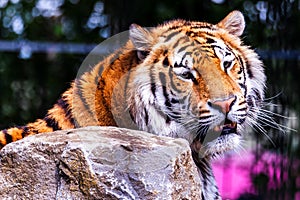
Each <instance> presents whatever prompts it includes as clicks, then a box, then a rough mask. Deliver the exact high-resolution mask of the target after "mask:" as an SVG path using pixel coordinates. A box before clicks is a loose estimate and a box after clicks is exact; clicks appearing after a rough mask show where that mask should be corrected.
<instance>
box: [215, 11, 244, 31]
mask: <svg viewBox="0 0 300 200" xmlns="http://www.w3.org/2000/svg"><path fill="white" fill-rule="evenodd" d="M217 26H219V27H221V28H224V29H226V30H227V31H228V32H229V33H230V34H232V35H235V36H241V35H242V34H243V32H244V29H245V19H244V16H243V14H242V13H241V12H240V11H237V10H235V11H232V12H231V13H229V14H228V15H227V16H226V17H225V18H224V19H223V20H222V21H220V22H219V23H218V24H217Z"/></svg>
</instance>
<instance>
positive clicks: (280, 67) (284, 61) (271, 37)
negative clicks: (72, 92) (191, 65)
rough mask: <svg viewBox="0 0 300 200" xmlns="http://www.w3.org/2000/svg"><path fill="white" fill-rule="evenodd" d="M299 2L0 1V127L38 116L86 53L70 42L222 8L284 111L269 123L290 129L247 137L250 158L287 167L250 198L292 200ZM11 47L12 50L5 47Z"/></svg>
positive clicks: (298, 178) (297, 148)
mask: <svg viewBox="0 0 300 200" xmlns="http://www.w3.org/2000/svg"><path fill="white" fill-rule="evenodd" d="M299 2H300V1H298V0H294V1H293V0H290V1H279V0H272V1H241V0H214V1H213V0H202V1H201V0H178V1H174V0H163V1H162V0H151V1H150V0H148V1H141V0H130V1H129V0H128V1H126V0H104V1H94V0H93V1H83V0H23V1H19V0H10V1H9V0H0V41H8V42H9V45H7V44H5V45H4V44H3V43H1V44H0V97H1V98H0V128H1V129H2V128H7V127H10V126H14V125H23V124H26V123H27V122H31V121H34V120H35V119H36V118H38V117H43V116H44V115H45V113H46V111H47V109H49V108H51V106H52V105H53V104H54V103H55V101H56V99H58V98H59V95H60V94H61V93H62V92H63V91H64V90H66V89H67V88H68V87H69V83H70V82H71V81H72V80H73V79H74V78H75V77H76V74H77V70H78V69H79V67H80V65H81V63H82V61H83V60H84V58H85V56H86V55H87V54H88V52H89V50H91V48H90V46H88V47H86V49H82V51H81V52H77V51H76V47H74V46H72V44H77V43H80V44H83V45H88V44H91V45H92V46H93V45H94V44H99V43H101V42H102V41H103V40H105V39H106V38H108V37H110V36H112V35H114V34H116V33H119V32H121V31H125V30H128V27H129V25H130V24H131V23H137V24H140V25H143V26H147V27H151V26H156V25H157V24H159V23H162V22H164V21H165V20H169V19H174V18H183V19H187V20H198V21H208V22H211V23H217V22H218V21H219V20H221V19H222V18H223V17H225V16H226V15H227V14H228V13H229V12H230V11H232V10H240V11H241V12H243V14H244V15H245V19H246V23H247V26H246V30H245V33H244V34H243V36H242V37H243V40H244V42H245V43H246V44H248V45H251V46H252V47H253V48H254V49H256V51H257V52H258V53H259V54H260V56H261V57H262V58H263V61H264V63H265V66H266V74H267V77H268V81H267V91H266V94H267V100H266V101H267V102H268V103H269V108H268V109H270V110H271V111H272V112H275V113H278V114H279V115H282V116H286V117H280V116H277V115H276V116H275V115H274V116H273V118H274V119H275V120H276V123H278V124H282V125H284V126H286V127H289V128H292V129H295V131H290V130H286V131H279V130H278V129H272V128H270V127H265V129H266V130H267V132H268V136H269V137H270V139H268V138H267V137H266V135H264V134H261V133H259V132H256V131H253V134H251V135H252V137H253V141H256V142H255V145H254V151H255V153H256V162H258V161H259V160H260V155H262V154H263V152H265V151H268V152H272V153H274V154H276V155H278V159H281V158H282V157H283V158H287V159H288V161H282V162H279V164H276V165H280V169H281V172H283V171H284V172H287V176H288V178H287V179H286V177H284V175H283V174H284V173H280V174H279V179H278V177H277V176H275V175H274V177H272V176H270V175H268V174H267V173H265V174H264V172H262V173H260V174H258V175H257V174H255V175H253V177H252V181H253V184H254V189H253V190H255V191H256V192H255V194H256V196H255V198H258V199H296V195H298V197H300V194H299V193H300V172H299V171H300V167H299V166H300V165H299V162H300V160H299V155H300V153H299V152H300V145H299V134H298V130H299V126H298V119H297V116H299V113H300V98H299V75H300V62H299V60H300V53H299V52H300V51H299V47H300V39H299V35H300V3H299ZM29 41H35V42H37V43H35V47H36V50H34V49H32V48H31V47H30V45H29V47H28V46H26V45H22V44H26V42H29ZM43 42H51V44H53V43H54V44H56V43H58V44H60V43H70V44H71V45H70V46H69V47H68V48H66V49H65V50H62V52H55V51H51V50H49V49H48V50H45V49H43V44H45V43H43ZM14 45H15V46H17V47H16V48H10V47H11V46H14ZM46 46H47V45H46ZM80 47H82V48H83V47H84V46H80ZM72 48H73V50H72ZM74 48H75V50H74ZM77 50H78V49H77ZM270 140H272V142H273V143H274V144H272V142H271V141H270ZM297 163H298V164H297ZM266 165H269V163H266ZM273 165H274V163H273ZM295 166H296V168H295ZM274 167H276V166H274ZM275 178H276V180H275V181H278V182H282V184H281V185H280V186H279V187H277V188H275V189H266V185H265V184H267V183H268V181H269V182H270V180H272V179H275ZM277 179H278V180H277ZM287 180H288V181H287ZM297 192H298V193H297ZM246 196H247V195H245V196H241V197H240V199H243V198H244V199H245V198H247V197H246ZM251 198H252V199H253V198H254V197H251Z"/></svg>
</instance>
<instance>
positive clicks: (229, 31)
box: [131, 11, 265, 156]
mask: <svg viewBox="0 0 300 200" xmlns="http://www.w3.org/2000/svg"><path fill="white" fill-rule="evenodd" d="M243 29H244V19H243V16H242V15H241V13H239V12H237V11H234V12H232V13H231V14H229V15H228V16H227V17H226V18H225V19H223V20H222V21H221V22H219V23H218V24H217V25H212V24H208V23H202V22H187V21H171V22H169V23H168V24H165V25H162V26H161V27H158V28H155V29H152V30H151V31H147V30H145V29H142V28H140V27H138V26H135V27H132V29H131V40H132V42H133V44H134V45H135V47H136V48H137V56H138V57H139V58H140V64H139V65H138V66H137V67H136V70H135V72H134V73H135V76H134V77H135V80H134V81H133V84H134V85H135V88H138V89H137V92H138V93H139V96H140V97H141V98H140V99H139V100H138V101H139V102H140V103H139V104H140V105H143V107H147V108H146V109H145V111H144V112H149V113H147V114H145V113H144V114H141V115H142V116H144V115H147V118H149V117H150V116H151V117H153V118H157V120H155V119H152V120H150V121H151V122H152V123H149V122H147V124H146V125H145V124H143V120H137V124H140V127H148V128H144V130H146V131H152V132H154V133H156V134H162V135H168V136H173V137H183V138H185V139H187V140H188V141H189V142H190V144H191V147H192V149H193V150H194V151H196V152H198V153H201V154H202V156H215V155H217V154H220V153H223V152H224V151H227V150H229V149H233V148H235V147H237V146H239V145H240V141H241V135H242V133H243V132H244V131H245V127H246V126H247V125H250V126H251V123H255V118H256V117H255V116H256V112H258V110H259V109H258V108H259V105H260V101H262V98H263V95H264V94H263V88H264V81H265V76H264V74H263V69H262V63H261V61H260V60H259V59H258V57H257V55H256V54H255V53H254V52H253V51H252V50H250V49H249V48H248V47H246V46H243V45H242V44H241V41H240V39H239V36H240V35H241V34H242V32H243ZM155 111H156V112H155ZM148 121H149V119H148ZM155 126H157V127H161V128H158V129H157V128H154V127H155ZM149 127H150V128H149ZM151 127H152V128H151ZM164 132H166V134H163V133H164Z"/></svg>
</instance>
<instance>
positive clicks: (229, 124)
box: [213, 118, 240, 136]
mask: <svg viewBox="0 0 300 200" xmlns="http://www.w3.org/2000/svg"><path fill="white" fill-rule="evenodd" d="M213 131H214V132H218V133H221V134H220V136H224V135H229V134H237V135H240V134H239V133H238V132H237V123H236V122H233V121H231V120H229V119H227V118H226V119H225V121H224V123H223V124H222V125H218V126H215V127H214V128H213Z"/></svg>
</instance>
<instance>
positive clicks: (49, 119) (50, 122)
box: [44, 115, 61, 131]
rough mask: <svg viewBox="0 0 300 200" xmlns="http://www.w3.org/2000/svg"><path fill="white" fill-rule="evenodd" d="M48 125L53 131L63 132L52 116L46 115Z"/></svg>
mask: <svg viewBox="0 0 300 200" xmlns="http://www.w3.org/2000/svg"><path fill="white" fill-rule="evenodd" d="M44 120H45V122H46V124H47V126H48V127H50V128H52V129H53V131H56V130H61V128H60V127H59V125H58V123H57V121H56V120H55V119H53V118H52V116H50V115H46V117H45V118H44Z"/></svg>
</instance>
